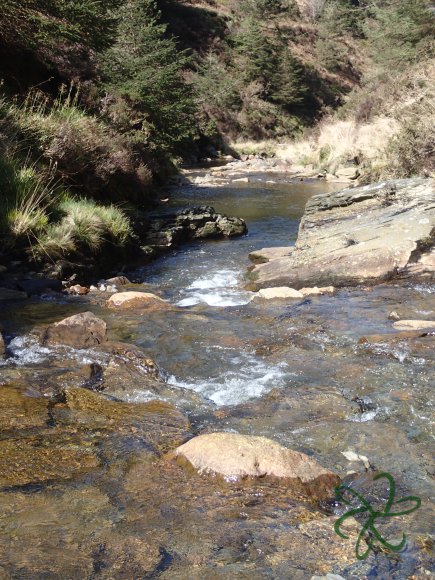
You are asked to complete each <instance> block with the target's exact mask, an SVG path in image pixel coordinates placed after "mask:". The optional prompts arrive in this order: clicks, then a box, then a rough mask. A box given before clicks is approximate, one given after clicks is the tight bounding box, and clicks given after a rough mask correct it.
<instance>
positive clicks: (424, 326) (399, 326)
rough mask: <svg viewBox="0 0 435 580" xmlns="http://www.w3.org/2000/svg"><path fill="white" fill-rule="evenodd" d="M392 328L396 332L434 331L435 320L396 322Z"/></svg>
mask: <svg viewBox="0 0 435 580" xmlns="http://www.w3.org/2000/svg"><path fill="white" fill-rule="evenodd" d="M393 326H394V328H395V329H396V330H435V320H398V321H397V322H394V323H393Z"/></svg>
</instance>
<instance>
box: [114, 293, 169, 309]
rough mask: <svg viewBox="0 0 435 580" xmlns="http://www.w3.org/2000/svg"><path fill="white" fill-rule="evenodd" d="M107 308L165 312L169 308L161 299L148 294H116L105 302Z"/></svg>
mask: <svg viewBox="0 0 435 580" xmlns="http://www.w3.org/2000/svg"><path fill="white" fill-rule="evenodd" d="M106 304H107V306H108V307H109V308H117V309H128V308H146V309H147V310H153V311H155V310H167V309H169V308H171V305H170V304H168V302H166V301H165V300H163V298H160V297H159V296H156V295H155V294H151V293H150V292H134V291H131V292H117V293H116V294H113V295H112V296H111V297H110V298H109V300H108V301H107V303H106Z"/></svg>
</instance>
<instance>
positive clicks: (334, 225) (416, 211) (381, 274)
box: [249, 178, 435, 290]
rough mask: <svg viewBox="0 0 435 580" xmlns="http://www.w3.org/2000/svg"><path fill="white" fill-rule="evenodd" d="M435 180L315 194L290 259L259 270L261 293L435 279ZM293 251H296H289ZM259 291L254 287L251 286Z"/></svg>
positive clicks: (277, 259)
mask: <svg viewBox="0 0 435 580" xmlns="http://www.w3.org/2000/svg"><path fill="white" fill-rule="evenodd" d="M434 241H435V189H434V180H433V179H423V178H416V179H401V180H394V181H388V182H383V183H378V184H376V185H370V186H364V187H357V188H353V189H344V190H341V191H338V192H333V193H325V194H321V195H315V196H313V197H312V198H311V199H310V200H309V201H308V203H307V205H306V208H305V214H304V216H303V218H302V221H301V224H300V227H299V235H298V239H297V242H296V245H295V247H294V249H293V251H291V252H290V254H289V255H288V256H279V254H280V253H281V249H280V250H279V252H278V257H274V256H273V253H272V251H271V250H270V249H269V255H270V259H269V261H268V262H266V263H263V264H257V265H255V266H254V268H253V269H252V271H251V272H250V274H249V277H250V279H251V280H252V282H253V285H254V287H255V289H257V290H258V289H260V288H266V287H270V286H290V287H292V288H296V289H300V288H302V287H304V286H310V287H311V286H323V285H324V286H328V285H334V286H353V285H357V284H362V283H378V282H381V281H385V280H390V279H393V278H407V277H411V276H413V277H416V276H418V277H421V278H423V279H426V280H432V279H433V278H434V274H435V264H434V260H433V251H432V248H433V246H434ZM289 250H291V248H290V249H289ZM251 287H252V284H251Z"/></svg>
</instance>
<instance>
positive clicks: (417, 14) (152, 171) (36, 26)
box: [0, 0, 435, 263]
mask: <svg viewBox="0 0 435 580" xmlns="http://www.w3.org/2000/svg"><path fill="white" fill-rule="evenodd" d="M0 30H1V35H0V81H1V83H2V84H1V86H0V195H1V197H0V236H1V238H2V244H3V247H5V248H7V251H8V253H9V254H10V255H13V254H14V252H15V253H16V254H17V255H20V256H22V255H23V253H24V254H25V255H27V256H29V259H32V260H37V261H38V262H40V263H44V262H46V261H52V260H56V259H58V258H62V259H64V258H67V259H71V260H72V259H76V260H78V261H80V259H82V258H83V256H85V255H92V256H97V255H98V253H99V252H100V253H101V252H102V251H103V250H104V248H106V247H117V248H122V247H124V246H126V245H128V244H129V243H130V241H131V240H132V236H133V233H132V232H133V229H134V227H133V226H134V224H133V217H132V216H134V215H135V213H136V209H137V208H144V209H146V208H149V207H150V206H152V204H153V201H154V198H155V191H156V186H158V185H159V184H161V183H163V182H164V181H165V179H166V178H167V176H168V175H169V174H170V173H171V172H173V171H175V170H176V165H177V163H178V162H179V161H180V160H187V161H192V160H197V159H199V158H201V157H205V156H209V154H210V152H213V151H216V150H221V151H225V149H226V148H228V145H227V143H228V142H231V141H239V142H241V145H240V146H239V150H240V151H242V150H243V151H246V150H252V151H272V150H273V149H274V143H276V141H277V140H280V141H286V142H287V145H286V148H285V151H284V153H282V155H283V157H286V156H287V158H290V159H291V160H292V161H293V162H299V163H306V164H311V165H313V167H319V168H322V169H324V170H326V171H334V170H335V168H337V167H338V166H339V165H340V163H346V162H348V161H349V159H358V160H359V163H360V166H361V168H362V169H364V173H365V175H366V177H367V179H376V178H379V177H385V176H407V175H413V174H417V173H423V174H430V173H431V172H433V170H434V167H433V158H434V155H433V152H434V142H433V134H434V132H433V119H434V110H435V105H434V99H435V95H434V90H433V84H432V83H431V74H432V73H433V57H434V54H435V43H434V37H435V34H434V32H435V15H434V11H433V9H431V5H430V2H429V0H376V1H374V0H237V1H236V0H195V1H193V0H192V1H187V0H185V1H183V2H180V1H178V0H104V1H103V0H62V1H61V0H20V1H18V0H3V2H1V5H0ZM301 135H302V138H301V137H300V136H301ZM294 139H296V141H295V142H292V140H294ZM243 142H245V145H243ZM121 208H122V209H121ZM135 208H136V209H135ZM133 237H134V236H133Z"/></svg>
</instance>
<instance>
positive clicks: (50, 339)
mask: <svg viewBox="0 0 435 580" xmlns="http://www.w3.org/2000/svg"><path fill="white" fill-rule="evenodd" d="M106 340H107V338H106V323H105V322H104V320H101V318H98V317H97V316H95V314H92V312H81V313H80V314H75V315H74V316H69V317H68V318H64V319H63V320H60V321H59V322H55V323H54V324H50V326H49V327H48V328H47V329H46V330H45V332H44V333H43V335H42V339H41V342H42V344H43V345H56V344H63V345H67V346H72V347H74V348H88V347H92V346H96V345H98V344H101V343H103V342H105V341H106Z"/></svg>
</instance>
